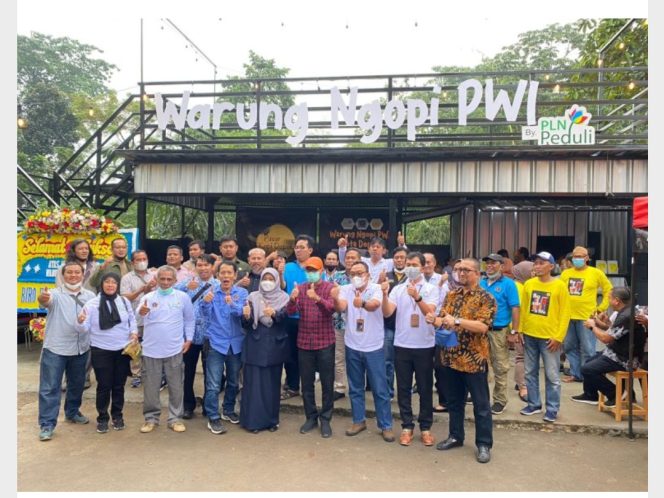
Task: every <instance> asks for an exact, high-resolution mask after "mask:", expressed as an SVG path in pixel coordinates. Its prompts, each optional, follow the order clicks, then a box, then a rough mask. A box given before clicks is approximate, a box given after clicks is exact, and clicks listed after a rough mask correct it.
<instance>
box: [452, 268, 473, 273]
mask: <svg viewBox="0 0 664 498" xmlns="http://www.w3.org/2000/svg"><path fill="white" fill-rule="evenodd" d="M457 271H458V272H459V273H471V272H474V271H477V270H475V269H474V268H459V269H458V270H457Z"/></svg>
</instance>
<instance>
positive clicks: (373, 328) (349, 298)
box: [339, 283, 385, 353]
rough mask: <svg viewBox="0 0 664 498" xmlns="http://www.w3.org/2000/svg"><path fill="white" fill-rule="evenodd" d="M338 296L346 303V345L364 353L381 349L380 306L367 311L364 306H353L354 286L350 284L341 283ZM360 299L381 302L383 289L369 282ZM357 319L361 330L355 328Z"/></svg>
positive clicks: (381, 323) (382, 338) (381, 326)
mask: <svg viewBox="0 0 664 498" xmlns="http://www.w3.org/2000/svg"><path fill="white" fill-rule="evenodd" d="M339 298H340V299H343V300H344V301H346V302H347V303H348V308H346V332H345V334H344V342H345V344H346V346H348V347H349V348H351V349H354V350H355V351H362V352H365V353H369V352H371V351H376V350H378V349H381V348H382V347H383V341H384V340H385V331H384V329H383V312H382V310H381V307H380V306H379V307H378V308H377V309H376V310H374V311H367V310H365V309H364V308H356V307H355V306H353V299H355V287H353V286H352V285H342V286H341V287H340V288H339ZM362 300H363V301H367V302H368V301H371V300H377V301H378V302H379V303H380V302H382V300H383V291H382V290H381V288H380V285H378V284H372V283H369V284H368V285H367V287H366V289H364V291H363V292H362ZM358 320H362V322H361V324H362V326H363V331H362V332H358V330H357V326H358Z"/></svg>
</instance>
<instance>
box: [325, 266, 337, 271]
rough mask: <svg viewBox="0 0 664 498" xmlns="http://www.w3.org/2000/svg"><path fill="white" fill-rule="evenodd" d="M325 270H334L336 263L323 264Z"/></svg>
mask: <svg viewBox="0 0 664 498" xmlns="http://www.w3.org/2000/svg"><path fill="white" fill-rule="evenodd" d="M325 269H326V270H327V271H334V270H336V269H337V265H325Z"/></svg>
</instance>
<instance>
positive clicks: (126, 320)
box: [75, 296, 136, 351]
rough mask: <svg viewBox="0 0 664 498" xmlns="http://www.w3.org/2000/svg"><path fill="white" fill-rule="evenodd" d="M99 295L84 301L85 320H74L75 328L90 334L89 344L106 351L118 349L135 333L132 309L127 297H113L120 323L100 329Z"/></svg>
mask: <svg viewBox="0 0 664 498" xmlns="http://www.w3.org/2000/svg"><path fill="white" fill-rule="evenodd" d="M100 300H101V297H100V296H97V297H95V298H94V299H90V301H88V302H87V303H85V313H86V317H85V321H84V322H83V323H78V321H77V322H76V325H75V327H76V330H78V331H79V332H88V333H89V334H90V345H91V346H94V347H96V348H99V349H104V350H106V351H119V350H120V349H124V347H125V346H126V345H127V343H128V342H129V337H130V335H131V334H135V333H136V318H135V316H134V310H132V309H131V306H130V304H129V299H127V298H125V297H122V296H117V297H116V298H115V307H116V308H117V309H118V315H120V320H121V321H120V323H118V324H116V325H114V326H113V327H112V328H110V329H106V330H101V329H100V328H99V301H100Z"/></svg>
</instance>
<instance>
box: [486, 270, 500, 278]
mask: <svg viewBox="0 0 664 498" xmlns="http://www.w3.org/2000/svg"><path fill="white" fill-rule="evenodd" d="M498 275H500V272H499V271H496V272H494V273H489V270H487V271H486V276H487V277H489V279H494V278H497V277H498Z"/></svg>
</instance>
